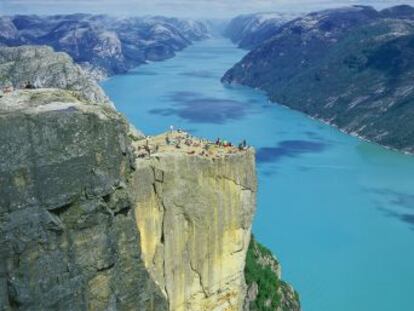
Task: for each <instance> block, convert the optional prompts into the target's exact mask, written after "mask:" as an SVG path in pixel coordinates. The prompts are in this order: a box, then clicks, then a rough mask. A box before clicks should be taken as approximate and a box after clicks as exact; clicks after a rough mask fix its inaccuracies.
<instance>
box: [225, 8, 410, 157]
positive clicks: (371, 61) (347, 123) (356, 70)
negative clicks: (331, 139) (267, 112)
mask: <svg viewBox="0 0 414 311" xmlns="http://www.w3.org/2000/svg"><path fill="white" fill-rule="evenodd" d="M413 79H414V8H412V7H410V6H396V7H392V8H388V9H385V10H382V11H377V10H375V9H374V8H372V7H366V6H354V7H347V8H340V9H332V10H325V11H321V12H315V13H311V14H308V15H306V16H305V17H303V18H298V19H295V20H293V21H291V22H288V23H286V24H285V25H283V26H282V27H280V28H279V29H278V30H277V33H276V34H275V35H274V36H273V37H272V38H271V39H270V40H268V41H266V42H265V43H263V44H261V45H259V46H258V47H257V48H255V49H254V50H252V51H251V52H250V53H249V54H248V55H247V56H246V57H244V59H243V60H242V61H240V62H239V63H238V64H236V65H235V66H234V67H233V68H232V69H230V70H229V71H228V72H227V73H226V74H225V76H224V77H223V81H224V82H228V83H239V84H244V85H247V86H250V87H254V88H259V89H261V90H264V91H266V92H267V93H268V95H269V97H270V99H271V100H272V101H275V102H278V103H280V104H283V105H286V106H288V107H291V108H294V109H297V110H300V111H302V112H305V113H306V114H308V115H310V116H312V117H314V118H317V119H321V120H323V121H325V122H327V123H329V124H332V125H334V126H337V127H339V128H340V129H342V130H343V131H345V132H347V133H351V134H353V135H356V136H360V137H362V138H365V139H368V140H370V141H373V142H376V143H379V144H381V145H384V146H387V147H391V148H394V149H398V150H401V151H404V152H409V153H414V85H413V83H412V81H413Z"/></svg>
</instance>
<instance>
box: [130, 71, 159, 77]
mask: <svg viewBox="0 0 414 311" xmlns="http://www.w3.org/2000/svg"><path fill="white" fill-rule="evenodd" d="M122 75H124V76H157V75H158V73H157V72H155V71H147V70H145V71H129V72H126V73H123V74H122Z"/></svg>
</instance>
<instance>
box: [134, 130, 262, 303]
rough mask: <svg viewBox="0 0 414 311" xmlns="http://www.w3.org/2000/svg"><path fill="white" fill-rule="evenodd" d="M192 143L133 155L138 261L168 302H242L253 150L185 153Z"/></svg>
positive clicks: (251, 210)
mask: <svg viewBox="0 0 414 311" xmlns="http://www.w3.org/2000/svg"><path fill="white" fill-rule="evenodd" d="M174 139H177V138H176V137H175V138H174ZM158 141H159V138H158ZM161 141H162V139H161ZM151 144H152V145H153V146H155V143H154V144H153V143H152V141H150V145H151ZM160 148H161V149H162V148H163V146H162V145H161V147H160ZM183 149H184V147H183ZM195 149H196V148H194V149H193V148H185V149H184V150H180V151H174V150H173V151H162V152H157V153H155V154H153V155H152V156H151V157H150V158H149V159H146V160H142V159H139V160H137V171H136V172H135V174H134V176H135V177H134V183H135V184H136V186H135V187H134V189H137V190H136V193H135V200H134V201H135V202H136V203H135V213H136V219H137V224H138V228H139V231H140V233H141V238H142V240H141V242H142V244H141V247H142V253H143V258H144V262H145V265H146V267H147V268H148V270H149V271H150V274H151V275H152V276H153V278H154V280H155V281H156V282H157V284H158V285H159V286H160V287H161V288H162V289H163V291H164V294H165V295H166V297H168V299H169V304H170V310H175V311H179V310H199V311H202V310H205V311H208V310H217V311H219V310H241V307H242V303H243V300H244V296H245V282H244V275H243V269H244V260H245V257H246V252H247V249H248V245H249V240H250V231H251V225H252V218H253V215H254V212H255V196H256V176H255V161H254V153H253V151H252V150H249V151H242V152H235V153H233V154H230V155H220V156H217V158H215V157H214V153H213V155H210V157H207V156H200V155H199V154H198V153H195V154H194V155H189V154H188V153H192V151H193V150H195Z"/></svg>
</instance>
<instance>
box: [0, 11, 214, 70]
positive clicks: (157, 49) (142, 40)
mask: <svg viewBox="0 0 414 311" xmlns="http://www.w3.org/2000/svg"><path fill="white" fill-rule="evenodd" d="M0 26H2V27H0V45H5V46H18V45H27V44H33V45H49V46H51V47H53V48H54V49H55V50H56V51H62V52H66V53H68V54H69V55H70V56H71V57H72V58H73V59H74V60H75V62H77V63H79V64H81V65H82V66H83V67H84V68H86V69H88V70H89V71H90V72H92V73H93V74H94V75H95V77H96V78H102V77H104V76H107V75H113V74H117V73H124V72H126V71H127V70H129V69H131V68H133V67H135V66H138V65H140V64H143V63H145V62H146V61H158V60H164V59H167V58H170V57H173V56H174V55H175V53H176V52H177V51H180V50H182V49H183V48H185V47H187V46H189V45H190V44H191V43H192V42H194V41H197V40H201V39H205V38H206V37H207V36H208V29H207V27H206V26H205V25H204V24H203V23H201V22H195V21H192V20H186V19H177V18H166V17H130V18H115V17H110V16H104V15H88V14H72V15H56V16H46V17H43V16H42V17H41V16H33V15H17V16H11V17H7V16H6V17H0Z"/></svg>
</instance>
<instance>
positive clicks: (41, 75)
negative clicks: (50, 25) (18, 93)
mask: <svg viewBox="0 0 414 311" xmlns="http://www.w3.org/2000/svg"><path fill="white" fill-rule="evenodd" d="M9 85H10V86H13V87H14V88H18V89H22V88H27V87H29V88H60V89H66V90H70V91H72V92H73V94H74V96H77V97H79V99H81V100H83V101H86V102H88V103H96V104H107V105H112V103H111V102H110V101H109V99H108V98H107V97H106V95H105V93H104V91H103V90H102V89H101V87H100V86H99V85H98V84H97V83H96V82H95V81H94V80H93V79H91V77H90V76H89V75H88V74H86V73H85V72H84V71H83V70H82V69H81V68H80V67H79V66H78V65H76V64H74V63H73V61H72V59H71V58H70V57H69V56H68V55H67V54H66V53H55V52H54V51H53V50H52V48H50V47H35V46H21V47H15V48H9V47H0V89H3V88H5V87H7V86H9Z"/></svg>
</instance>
